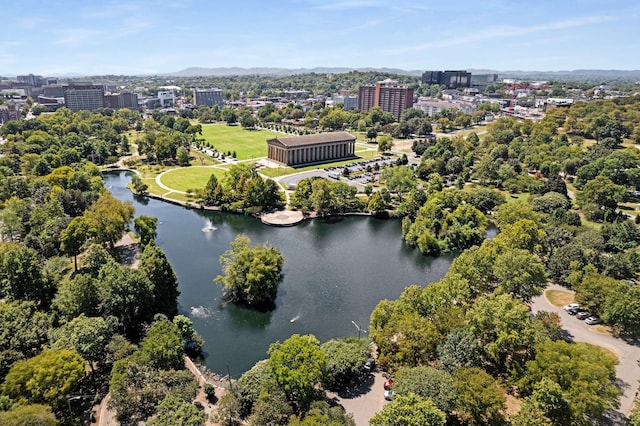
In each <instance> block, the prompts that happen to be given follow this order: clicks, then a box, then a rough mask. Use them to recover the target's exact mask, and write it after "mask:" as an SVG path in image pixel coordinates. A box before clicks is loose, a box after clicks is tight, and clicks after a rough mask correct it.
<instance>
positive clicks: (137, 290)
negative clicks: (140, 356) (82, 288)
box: [96, 261, 154, 341]
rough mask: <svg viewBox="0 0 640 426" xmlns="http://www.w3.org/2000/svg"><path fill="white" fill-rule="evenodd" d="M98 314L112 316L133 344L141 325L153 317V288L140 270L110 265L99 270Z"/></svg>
mask: <svg viewBox="0 0 640 426" xmlns="http://www.w3.org/2000/svg"><path fill="white" fill-rule="evenodd" d="M96 287H97V290H98V300H99V304H98V310H99V312H100V313H101V315H102V316H103V317H105V318H106V317H108V316H114V317H116V318H117V319H118V320H119V321H120V324H122V327H123V328H124V330H125V332H126V334H127V336H128V337H129V338H131V339H132V340H134V341H135V340H137V339H136V338H137V337H138V335H139V333H140V329H141V327H142V324H144V323H145V322H148V321H150V320H151V318H152V317H153V312H152V309H151V308H152V306H153V302H154V300H153V285H152V284H151V282H150V281H149V279H148V278H147V277H146V276H145V275H144V273H143V272H142V271H140V270H136V269H131V268H127V267H126V266H122V265H119V264H117V263H115V262H114V261H111V262H109V263H107V264H106V265H104V266H103V267H102V268H100V272H99V274H98V279H97V284H96Z"/></svg>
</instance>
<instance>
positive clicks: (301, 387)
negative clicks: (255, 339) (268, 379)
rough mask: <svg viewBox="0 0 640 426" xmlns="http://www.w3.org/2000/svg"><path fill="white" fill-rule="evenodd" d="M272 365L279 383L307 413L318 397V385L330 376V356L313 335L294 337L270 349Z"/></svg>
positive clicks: (297, 406) (292, 401)
mask: <svg viewBox="0 0 640 426" xmlns="http://www.w3.org/2000/svg"><path fill="white" fill-rule="evenodd" d="M268 353H269V366H270V367H271V371H272V372H273V374H274V376H275V379H276V382H277V383H278V385H279V386H280V387H281V388H282V390H283V391H284V393H285V394H286V396H287V398H288V399H289V401H290V402H291V403H292V404H293V405H294V406H295V407H296V408H297V411H305V410H306V409H307V408H308V407H309V404H310V403H311V401H312V400H313V399H314V398H315V386H316V385H317V384H318V383H320V382H321V381H322V380H323V379H324V377H325V373H326V368H327V360H326V355H325V354H324V352H323V351H322V350H321V349H320V343H319V342H318V339H316V338H315V337H314V336H312V335H304V336H301V335H299V334H294V335H292V336H291V337H289V338H288V339H287V340H285V341H284V342H283V343H280V342H276V343H273V344H271V345H270V346H269V351H268Z"/></svg>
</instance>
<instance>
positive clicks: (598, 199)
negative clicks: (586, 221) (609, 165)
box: [577, 176, 627, 219]
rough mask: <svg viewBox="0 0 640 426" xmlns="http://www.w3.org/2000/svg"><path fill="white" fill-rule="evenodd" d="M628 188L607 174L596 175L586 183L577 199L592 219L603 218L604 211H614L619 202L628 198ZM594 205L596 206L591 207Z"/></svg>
mask: <svg viewBox="0 0 640 426" xmlns="http://www.w3.org/2000/svg"><path fill="white" fill-rule="evenodd" d="M626 198H627V190H626V188H625V187H624V186H622V185H617V184H615V183H613V181H611V179H609V178H608V177H605V176H596V177H595V178H594V179H592V180H590V181H589V182H587V183H586V185H585V186H584V188H583V189H582V191H580V192H579V193H578V196H577V199H578V203H580V206H581V207H582V208H583V210H585V209H586V211H585V214H588V215H589V218H590V219H601V218H602V217H603V214H602V211H603V210H604V211H608V212H614V211H615V210H616V208H617V207H618V203H620V202H622V201H624V200H626ZM589 205H594V206H595V207H596V208H595V209H592V208H589Z"/></svg>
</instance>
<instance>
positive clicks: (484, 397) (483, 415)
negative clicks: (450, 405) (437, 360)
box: [453, 368, 506, 426]
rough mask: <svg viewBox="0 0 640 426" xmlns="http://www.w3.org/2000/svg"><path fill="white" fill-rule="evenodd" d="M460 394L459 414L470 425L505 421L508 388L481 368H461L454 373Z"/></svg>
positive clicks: (455, 384)
mask: <svg viewBox="0 0 640 426" xmlns="http://www.w3.org/2000/svg"><path fill="white" fill-rule="evenodd" d="M453 378H454V382H453V387H454V389H455V391H456V394H457V395H458V400H457V412H458V416H459V417H460V418H461V419H462V420H463V421H464V422H465V424H469V425H474V426H475V425H477V426H482V425H499V424H502V423H503V422H504V417H503V415H502V411H503V410H504V407H505V401H506V397H505V396H504V395H505V392H506V389H505V388H504V386H503V385H502V384H501V383H500V382H498V381H496V380H494V379H493V377H491V376H490V375H489V374H487V373H486V372H484V371H483V370H480V369H479V368H460V369H458V370H456V371H455V373H454V374H453Z"/></svg>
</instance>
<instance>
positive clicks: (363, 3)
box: [314, 0, 380, 11]
mask: <svg viewBox="0 0 640 426" xmlns="http://www.w3.org/2000/svg"><path fill="white" fill-rule="evenodd" d="M378 6H380V2H378V1H372V0H352V1H337V2H334V3H329V2H327V3H323V4H320V5H318V6H316V7H314V9H316V10H327V11H342V10H350V9H363V8H369V7H378Z"/></svg>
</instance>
